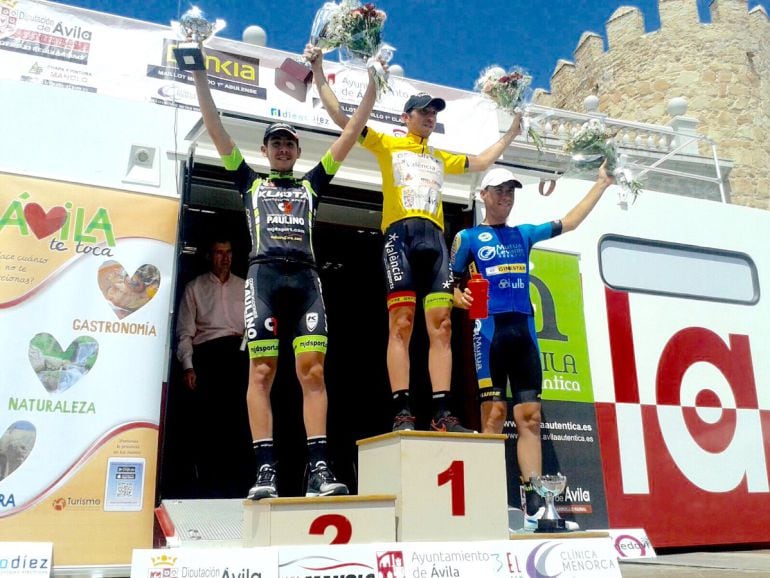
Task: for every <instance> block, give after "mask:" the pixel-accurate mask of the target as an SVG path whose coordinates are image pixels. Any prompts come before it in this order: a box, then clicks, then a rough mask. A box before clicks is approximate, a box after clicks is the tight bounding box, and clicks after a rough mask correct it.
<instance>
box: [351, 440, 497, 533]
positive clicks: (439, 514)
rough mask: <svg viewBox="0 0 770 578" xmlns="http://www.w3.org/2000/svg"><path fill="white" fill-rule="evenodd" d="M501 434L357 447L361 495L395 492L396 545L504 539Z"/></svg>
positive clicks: (365, 442) (380, 442)
mask: <svg viewBox="0 0 770 578" xmlns="http://www.w3.org/2000/svg"><path fill="white" fill-rule="evenodd" d="M504 442H505V436H504V435H497V434H453V433H437V432H422V431H402V432H393V433H388V434H385V435H381V436H377V437H373V438H368V439H364V440H359V441H358V472H359V473H358V491H359V492H360V493H361V494H382V493H389V494H395V495H396V496H397V499H396V518H397V525H396V538H397V540H399V541H404V542H406V541H453V540H459V541H462V540H506V539H507V538H508V495H507V489H506V473H505V445H504Z"/></svg>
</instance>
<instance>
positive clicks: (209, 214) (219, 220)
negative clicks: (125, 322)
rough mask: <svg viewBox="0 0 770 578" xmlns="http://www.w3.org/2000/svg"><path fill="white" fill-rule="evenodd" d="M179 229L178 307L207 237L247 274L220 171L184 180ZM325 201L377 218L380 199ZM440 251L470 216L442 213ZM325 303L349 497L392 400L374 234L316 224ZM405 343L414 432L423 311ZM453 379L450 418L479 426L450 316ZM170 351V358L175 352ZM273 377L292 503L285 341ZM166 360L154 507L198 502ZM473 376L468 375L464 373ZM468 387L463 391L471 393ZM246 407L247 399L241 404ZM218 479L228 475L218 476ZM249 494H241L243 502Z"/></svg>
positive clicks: (235, 205)
mask: <svg viewBox="0 0 770 578" xmlns="http://www.w3.org/2000/svg"><path fill="white" fill-rule="evenodd" d="M189 182H190V186H189V188H188V192H187V194H186V196H185V202H184V205H183V211H182V216H181V222H180V242H179V246H180V254H179V261H178V279H177V299H176V303H178V302H179V298H180V297H181V294H182V291H183V289H184V286H185V284H186V283H187V282H188V281H189V280H191V279H192V278H194V277H195V276H196V275H198V274H200V273H201V272H203V271H205V268H206V264H205V261H204V259H203V258H202V255H203V253H204V252H205V243H206V240H207V238H208V236H209V235H210V233H211V231H212V230H221V229H225V230H226V231H228V232H229V236H230V239H231V241H232V243H233V249H234V261H233V272H234V273H236V274H237V275H239V276H241V277H243V276H245V274H246V272H247V268H248V263H247V256H248V252H249V247H250V243H251V239H250V237H249V234H248V230H247V228H246V221H245V216H244V214H243V210H242V207H241V202H240V198H239V196H238V194H237V192H236V191H235V190H234V189H233V188H232V184H231V182H230V179H229V176H228V175H227V173H225V172H224V171H223V170H222V169H219V168H217V167H212V166H208V165H197V166H195V167H194V168H193V170H192V171H191V178H190V181H189ZM325 202H327V203H330V204H333V205H334V209H335V210H334V211H333V212H332V213H333V214H340V213H339V212H340V211H343V212H344V211H345V210H346V208H350V210H353V208H356V209H357V210H362V208H363V209H364V210H367V209H368V210H369V212H371V211H372V210H377V209H379V205H380V199H379V193H375V192H371V191H360V190H355V189H347V188H335V189H334V190H333V194H332V195H331V196H330V198H329V199H326V200H325ZM445 218H446V224H447V243H448V244H450V243H451V241H452V238H453V235H454V233H455V232H456V231H457V230H458V229H459V228H461V227H463V226H467V224H468V221H469V213H466V212H464V211H463V210H462V207H460V206H458V205H446V204H445ZM314 241H315V251H316V258H317V262H318V268H319V273H320V276H321V283H322V287H323V295H324V301H325V304H326V311H327V317H328V327H329V350H328V354H327V359H326V372H325V373H326V384H327V390H328V396H329V413H328V422H327V423H328V436H329V444H330V450H331V459H332V462H333V467H334V471H335V473H337V475H338V477H340V478H341V480H342V481H344V482H345V483H346V484H348V486H349V488H350V490H351V492H355V491H357V483H356V478H357V476H356V461H357V446H356V440H359V439H362V438H366V437H371V436H374V435H379V434H382V433H385V432H387V431H390V428H391V423H392V412H391V394H390V387H389V384H388V378H387V368H386V361H385V360H386V356H385V353H386V348H387V338H388V329H387V319H388V315H387V309H386V305H385V287H384V275H383V270H382V265H381V252H382V243H383V239H382V234H381V233H380V231H379V230H378V229H377V228H376V227H372V226H370V224H368V226H365V227H363V226H351V225H349V224H348V225H342V224H339V223H330V222H318V223H317V225H316V229H315V233H314ZM415 319H416V323H415V330H414V334H413V339H412V344H411V350H412V355H411V360H412V365H411V389H412V395H413V400H414V405H415V410H416V413H417V414H418V420H419V421H418V425H423V426H424V425H425V423H426V422H427V421H428V419H429V416H428V414H429V411H430V381H429V378H428V369H427V362H428V356H427V351H428V343H427V336H426V332H425V326H424V318H423V314H422V311H421V310H420V309H418V312H417V315H416V316H415ZM453 323H454V326H455V339H454V340H453V349H454V353H455V355H454V360H455V361H454V372H453V375H454V379H453V389H454V390H455V398H456V406H457V407H456V410H457V412H458V415H459V416H460V417H461V418H463V419H464V420H465V421H467V422H468V423H469V424H470V425H471V427H477V422H478V418H477V417H476V413H477V412H476V411H475V383H474V382H472V381H471V382H470V383H468V382H467V379H466V375H467V371H465V370H464V367H465V365H466V364H467V359H468V351H465V349H466V347H465V346H466V345H467V343H466V342H465V341H466V337H465V336H466V331H465V329H464V328H463V324H464V323H466V322H465V318H464V317H463V316H461V315H460V316H458V315H455V317H453ZM173 345H174V349H175V344H173ZM279 347H280V351H281V355H280V359H279V367H278V375H277V377H276V381H275V383H274V385H273V391H272V396H271V400H272V403H273V414H274V438H275V441H276V450H277V458H278V460H279V472H280V479H279V488H278V489H279V493H280V495H282V496H292V495H300V494H301V493H302V492H303V488H304V474H305V472H304V468H305V460H306V439H305V431H304V425H303V421H302V393H301V389H300V386H299V383H298V381H297V379H296V375H295V370H294V356H293V354H292V345H291V336H287V335H284V336H281V343H280V346H279ZM174 349H172V351H171V352H170V355H171V356H172V362H171V368H172V369H171V375H170V379H169V387H168V390H167V391H168V393H167V399H166V411H165V415H164V418H163V420H164V423H163V443H162V447H161V463H160V482H159V496H160V498H162V499H171V498H180V499H184V498H199V497H203V496H200V495H198V492H197V489H196V484H195V469H194V464H193V463H192V461H191V452H190V448H189V445H188V443H187V441H186V440H187V439H188V437H187V432H189V431H190V427H191V426H192V427H194V424H190V423H189V414H188V407H187V405H188V400H187V392H185V391H184V389H183V387H182V386H181V383H180V381H181V380H180V374H181V368H180V366H179V363H178V362H176V358H175V357H174ZM470 370H471V373H472V371H473V368H472V366H471V368H470ZM469 385H470V388H469ZM244 403H245V400H244ZM223 475H227V472H224V473H223ZM247 489H248V488H245V489H244V495H245V492H246V490H247Z"/></svg>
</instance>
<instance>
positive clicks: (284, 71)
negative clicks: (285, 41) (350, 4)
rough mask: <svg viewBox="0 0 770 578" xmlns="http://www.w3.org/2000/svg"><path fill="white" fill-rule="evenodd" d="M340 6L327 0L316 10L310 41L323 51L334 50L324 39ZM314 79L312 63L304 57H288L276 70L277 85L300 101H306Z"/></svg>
mask: <svg viewBox="0 0 770 578" xmlns="http://www.w3.org/2000/svg"><path fill="white" fill-rule="evenodd" d="M339 8H340V7H339V6H338V5H337V4H335V3H334V2H326V3H325V4H324V5H323V6H321V8H320V9H319V10H318V12H316V15H315V18H314V19H313V26H312V28H311V29H310V41H309V42H310V44H312V45H313V46H319V47H320V48H321V50H322V51H323V52H331V51H332V50H334V47H331V46H324V43H323V42H322V39H323V37H324V33H325V32H326V29H327V26H328V25H329V22H331V19H332V17H333V16H334V14H336V13H337V11H338V10H339ZM312 79H313V71H312V70H311V69H310V63H309V62H307V61H305V60H304V59H302V58H300V59H294V58H287V59H286V60H284V61H283V62H282V63H281V66H280V67H278V68H277V69H276V70H275V85H276V87H278V88H279V89H280V90H281V91H282V92H285V93H286V94H288V95H289V96H291V97H292V98H295V99H297V100H298V101H300V102H305V98H306V97H307V90H308V85H309V84H310V81H311V80H312Z"/></svg>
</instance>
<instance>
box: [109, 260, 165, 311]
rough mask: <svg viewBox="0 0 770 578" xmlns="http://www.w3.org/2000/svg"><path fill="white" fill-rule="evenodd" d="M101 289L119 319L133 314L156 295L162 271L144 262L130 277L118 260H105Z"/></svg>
mask: <svg viewBox="0 0 770 578" xmlns="http://www.w3.org/2000/svg"><path fill="white" fill-rule="evenodd" d="M98 281H99V289H101V290H102V295H104V298H105V299H106V300H107V301H109V302H110V304H111V305H112V310H113V311H114V312H115V315H117V317H118V319H123V318H124V317H126V316H128V315H131V314H132V313H133V312H134V311H136V310H138V309H141V308H142V307H144V306H145V305H147V303H149V302H150V300H151V299H152V298H153V297H155V294H156V293H157V292H158V287H160V271H158V268H157V267H156V266H155V265H149V264H144V265H142V266H141V267H139V268H138V269H137V270H136V272H135V273H134V274H133V275H131V276H130V277H129V275H128V273H126V270H125V269H124V268H123V265H121V264H120V263H118V262H117V261H105V262H104V264H103V265H102V266H101V267H99V275H98Z"/></svg>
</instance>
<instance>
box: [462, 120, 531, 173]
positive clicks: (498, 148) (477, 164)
mask: <svg viewBox="0 0 770 578" xmlns="http://www.w3.org/2000/svg"><path fill="white" fill-rule="evenodd" d="M520 132H521V113H520V112H517V113H516V114H514V115H513V121H512V122H511V126H510V127H509V128H508V130H507V131H506V133H505V134H504V135H503V136H501V137H500V140H498V141H497V142H496V143H495V144H493V145H492V146H490V147H489V148H487V149H486V150H484V151H483V152H481V153H479V154H478V155H474V156H471V155H469V156H468V171H470V172H478V171H485V170H487V169H488V168H489V167H491V166H492V165H493V164H494V162H495V161H496V160H497V159H499V158H500V155H502V154H503V152H504V151H505V149H506V148H508V145H509V144H511V141H513V139H515V138H516V136H517V135H518V134H519V133H520Z"/></svg>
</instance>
